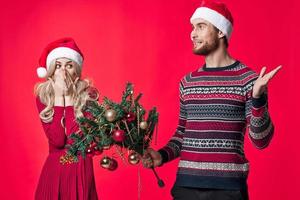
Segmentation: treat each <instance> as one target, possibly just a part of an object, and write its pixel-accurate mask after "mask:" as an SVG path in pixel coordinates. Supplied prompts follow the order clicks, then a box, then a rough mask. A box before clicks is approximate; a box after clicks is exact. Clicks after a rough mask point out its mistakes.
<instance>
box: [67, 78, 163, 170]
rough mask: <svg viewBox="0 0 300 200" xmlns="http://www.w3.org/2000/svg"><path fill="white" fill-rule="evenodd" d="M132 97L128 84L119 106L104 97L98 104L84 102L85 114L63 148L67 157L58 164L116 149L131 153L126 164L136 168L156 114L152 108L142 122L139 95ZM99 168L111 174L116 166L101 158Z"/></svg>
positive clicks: (131, 89)
mask: <svg viewBox="0 0 300 200" xmlns="http://www.w3.org/2000/svg"><path fill="white" fill-rule="evenodd" d="M133 94H134V92H133V86H132V84H131V83H127V85H126V89H125V91H124V92H123V96H122V100H121V102H120V103H115V102H113V101H112V100H110V99H108V98H107V97H105V98H104V99H103V103H102V104H98V103H97V102H88V103H87V105H86V108H85V112H86V113H87V114H86V115H85V117H81V118H78V119H77V122H78V123H79V126H80V131H78V132H76V133H72V134H71V135H70V139H71V141H72V143H71V144H69V145H67V153H66V155H64V156H63V157H61V163H62V164H66V163H71V162H76V161H78V156H80V155H81V156H82V157H83V158H85V157H86V156H93V155H98V154H101V153H102V151H103V150H106V149H108V148H109V147H111V146H114V145H117V146H119V147H120V149H128V150H131V151H132V153H131V154H130V155H129V156H128V161H129V162H130V163H131V164H137V163H138V161H139V155H143V154H144V150H145V149H147V148H148V147H149V145H150V143H151V141H152V137H153V133H154V130H155V127H156V125H157V122H158V113H157V111H156V108H155V107H154V108H152V109H151V110H150V111H149V112H148V115H147V118H146V116H145V115H146V111H145V109H144V108H143V106H142V105H141V104H140V103H139V100H140V98H141V97H142V94H139V95H138V96H137V97H136V98H134V95H133ZM137 154H139V155H137ZM110 165H113V167H111V166H110ZM101 166H102V167H104V168H107V169H111V170H112V169H115V168H116V166H117V163H116V160H114V159H113V158H109V157H107V156H105V157H104V158H102V160H101Z"/></svg>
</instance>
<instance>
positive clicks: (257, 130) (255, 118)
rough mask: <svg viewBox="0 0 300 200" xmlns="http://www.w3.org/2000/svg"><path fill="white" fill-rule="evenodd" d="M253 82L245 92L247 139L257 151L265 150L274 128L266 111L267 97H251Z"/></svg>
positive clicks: (264, 95) (265, 95)
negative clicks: (248, 138)
mask: <svg viewBox="0 0 300 200" xmlns="http://www.w3.org/2000/svg"><path fill="white" fill-rule="evenodd" d="M253 85H254V81H253V82H252V83H251V85H250V86H248V87H247V88H248V90H247V92H246V119H247V126H248V127H249V137H250V140H251V141H252V143H253V144H254V146H255V147H256V148H258V149H263V148H266V147H267V146H268V145H269V143H270V141H271V139H272V136H273V133H274V126H273V123H272V121H271V118H270V114H269V111H268V96H267V93H265V94H263V95H262V96H261V97H260V98H253V97H252V88H253Z"/></svg>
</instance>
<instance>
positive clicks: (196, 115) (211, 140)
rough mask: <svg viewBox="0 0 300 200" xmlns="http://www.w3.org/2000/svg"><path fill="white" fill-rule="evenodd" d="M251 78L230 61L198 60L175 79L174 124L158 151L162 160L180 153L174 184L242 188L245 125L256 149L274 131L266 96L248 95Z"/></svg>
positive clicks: (251, 74)
mask: <svg viewBox="0 0 300 200" xmlns="http://www.w3.org/2000/svg"><path fill="white" fill-rule="evenodd" d="M257 77H258V76H257V74H256V73H255V72H254V71H252V70H251V69H250V68H248V67H247V66H245V65H244V64H242V63H240V62H239V61H236V62H235V63H234V64H232V65H230V66H226V67H219V68H207V67H206V65H204V66H203V67H202V68H200V69H199V70H197V71H194V72H192V73H189V74H188V75H186V76H185V77H184V78H183V79H182V80H181V81H180V87H179V88H180V116H179V123H178V127H177V129H176V132H175V134H174V135H173V137H172V138H171V139H170V141H169V142H168V144H167V145H166V146H165V147H163V148H162V149H160V150H159V152H160V154H161V155H162V158H163V163H166V162H169V161H171V160H173V159H175V158H177V157H180V161H179V166H178V171H177V177H176V182H175V184H176V185H178V186H184V187H195V188H213V189H230V190H234V189H238V190H239V189H243V188H245V187H246V180H247V176H248V171H249V163H248V161H247V159H246V158H245V154H244V136H245V132H246V128H247V127H249V136H250V139H251V141H252V143H253V144H254V146H255V147H257V148H259V149H262V148H265V147H267V146H268V144H269V142H270V140H271V138H272V136H273V132H274V127H273V124H272V122H271V119H270V117H269V113H268V105H267V95H266V94H264V95H263V96H262V97H260V98H259V99H255V98H252V87H253V85H254V82H255V80H256V79H257Z"/></svg>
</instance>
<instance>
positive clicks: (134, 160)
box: [128, 152, 140, 165]
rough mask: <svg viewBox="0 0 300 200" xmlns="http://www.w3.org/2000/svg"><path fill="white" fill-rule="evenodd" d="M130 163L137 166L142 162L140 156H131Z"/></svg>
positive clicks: (132, 154) (134, 154)
mask: <svg viewBox="0 0 300 200" xmlns="http://www.w3.org/2000/svg"><path fill="white" fill-rule="evenodd" d="M128 162H129V163H130V164H132V165H136V164H138V163H139V162H140V158H139V155H138V154H137V153H136V152H133V153H131V154H129V156H128Z"/></svg>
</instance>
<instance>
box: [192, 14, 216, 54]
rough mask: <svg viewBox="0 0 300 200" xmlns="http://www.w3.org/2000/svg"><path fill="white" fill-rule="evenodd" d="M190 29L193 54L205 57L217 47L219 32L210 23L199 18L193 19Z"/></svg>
mask: <svg viewBox="0 0 300 200" xmlns="http://www.w3.org/2000/svg"><path fill="white" fill-rule="evenodd" d="M192 28H193V30H192V32H191V39H192V41H193V44H194V47H193V52H194V54H197V55H203V56H207V55H208V54H210V53H211V52H213V51H215V50H216V49H217V48H218V47H219V44H220V40H219V37H218V33H219V31H218V30H217V29H216V28H215V27H214V26H213V25H212V24H211V23H209V22H208V21H206V20H204V19H200V18H199V19H194V20H193V21H192Z"/></svg>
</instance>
